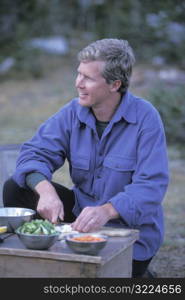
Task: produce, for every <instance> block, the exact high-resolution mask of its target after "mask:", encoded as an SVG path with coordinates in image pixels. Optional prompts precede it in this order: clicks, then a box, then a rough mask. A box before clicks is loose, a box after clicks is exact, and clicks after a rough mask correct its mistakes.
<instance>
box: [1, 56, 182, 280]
mask: <svg viewBox="0 0 185 300" xmlns="http://www.w3.org/2000/svg"><path fill="white" fill-rule="evenodd" d="M45 68H46V70H44V75H43V77H41V78H30V77H29V76H27V75H26V76H15V74H13V75H12V74H10V76H9V77H8V76H7V77H6V78H0V80H1V82H0V127H1V131H0V144H1V145H3V144H11V143H21V142H23V141H24V140H26V139H28V138H29V137H31V136H32V134H33V133H34V132H35V130H36V128H37V127H38V126H39V125H40V123H41V122H43V121H44V120H45V119H46V118H48V117H49V116H50V115H51V114H53V113H54V112H55V111H57V110H58V109H59V108H60V107H61V106H62V105H63V104H64V103H66V102H67V101H69V100H70V99H71V98H72V97H74V96H75V95H76V91H75V88H74V80H75V75H76V70H75V68H76V65H75V62H74V61H72V60H71V59H69V58H68V59H65V58H64V59H58V58H57V59H52V60H51V61H49V62H48V63H47V66H46V67H45ZM146 78H147V75H146V73H145V72H144V70H143V68H139V67H138V68H136V71H135V73H134V79H133V82H132V86H131V89H132V90H133V91H134V93H135V94H136V93H137V94H138V95H139V96H140V95H141V96H142V91H143V88H146V86H147V85H148V81H147V80H146ZM148 79H149V77H148ZM151 80H152V79H151ZM150 84H151V82H150ZM169 167H170V185H169V189H168V191H167V194H166V197H165V200H164V213H165V224H166V234H165V240H164V243H163V245H162V247H161V249H160V250H159V252H158V253H157V255H156V257H155V258H154V259H153V261H152V263H151V269H152V270H153V271H155V272H156V273H157V277H160V278H167V277H170V278H175V277H181V278H182V277H183V278H184V277H185V218H184V212H185V201H184V195H185V184H184V183H185V160H184V159H182V157H181V153H180V152H179V151H178V150H177V149H176V147H175V146H174V147H171V146H170V147H169ZM57 176H58V175H57ZM57 176H56V177H57ZM63 178H64V184H65V183H66V184H67V185H69V184H70V180H69V177H68V175H67V171H66V168H64V174H63Z"/></svg>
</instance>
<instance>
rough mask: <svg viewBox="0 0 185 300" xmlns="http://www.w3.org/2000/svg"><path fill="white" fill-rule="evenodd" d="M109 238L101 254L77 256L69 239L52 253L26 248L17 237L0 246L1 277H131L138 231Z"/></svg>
mask: <svg viewBox="0 0 185 300" xmlns="http://www.w3.org/2000/svg"><path fill="white" fill-rule="evenodd" d="M121 230H124V232H125V230H126V234H124V236H122V237H121V236H114V237H109V239H108V242H107V244H106V246H105V248H103V249H102V250H101V251H100V252H99V254H98V255H96V256H92V255H82V254H76V253H74V252H72V250H70V249H69V247H68V246H67V244H66V243H65V240H60V241H57V242H56V243H55V244H54V245H53V246H52V247H51V248H50V249H48V250H42V251H41V250H30V249H26V248H25V246H24V245H23V244H22V242H21V241H20V240H19V238H18V236H17V235H16V234H13V235H12V236H10V237H8V238H7V239H5V240H4V241H3V242H2V243H0V277H49V278H52V277H53V278H55V277H63V278H96V277H112V278H115V277H120V278H129V277H131V273H132V252H133V244H134V242H135V241H136V240H137V239H138V235H139V232H138V230H133V229H120V231H121Z"/></svg>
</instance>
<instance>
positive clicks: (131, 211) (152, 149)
mask: <svg viewBox="0 0 185 300" xmlns="http://www.w3.org/2000/svg"><path fill="white" fill-rule="evenodd" d="M156 116H157V118H156ZM145 124H147V126H143V127H142V128H141V129H140V132H139V134H138V141H137V151H136V153H137V159H136V167H135V171H134V173H133V176H132V182H131V183H130V184H128V185H126V186H125V187H124V191H122V192H120V193H118V194H116V195H115V196H114V197H112V198H111V199H109V202H111V203H112V205H113V206H114V207H115V209H116V210H117V211H118V212H119V214H120V216H121V218H122V219H123V220H124V221H125V222H126V223H127V224H128V225H129V226H130V227H137V226H140V225H142V224H148V223H151V220H152V218H153V220H154V219H155V218H156V217H157V218H158V216H157V215H158V214H159V212H160V207H161V202H162V200H163V198H164V195H165V192H166V190H167V186H168V181H169V176H168V159H167V147H166V138H165V133H164V129H163V124H162V122H161V119H160V117H159V115H158V114H156V115H155V118H152V120H151V119H148V120H145ZM148 124H152V126H151V125H150V126H149V125H148Z"/></svg>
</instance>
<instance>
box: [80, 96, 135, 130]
mask: <svg viewBox="0 0 185 300" xmlns="http://www.w3.org/2000/svg"><path fill="white" fill-rule="evenodd" d="M77 116H78V119H79V121H80V123H85V124H87V125H89V126H90V127H91V128H95V118H94V116H93V114H92V112H91V110H90V109H89V108H88V107H84V106H81V105H79V104H78V98H77ZM122 118H123V119H124V120H126V121H127V122H128V123H133V124H135V123H136V122H137V116H136V105H135V97H134V96H133V95H132V94H131V93H129V92H126V94H125V95H124V96H123V97H122V99H121V102H120V105H119V106H118V109H117V110H116V112H115V114H114V115H113V118H112V120H111V123H116V122H118V121H119V120H121V119H122Z"/></svg>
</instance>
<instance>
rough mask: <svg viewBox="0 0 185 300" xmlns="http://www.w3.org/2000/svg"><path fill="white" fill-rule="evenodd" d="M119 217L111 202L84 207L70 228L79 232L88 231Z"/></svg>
mask: <svg viewBox="0 0 185 300" xmlns="http://www.w3.org/2000/svg"><path fill="white" fill-rule="evenodd" d="M118 217H119V214H118V212H117V211H116V210H115V208H114V207H113V206H112V204H111V203H106V204H104V205H101V206H95V207H94V206H91V207H89V206H88V207H85V208H84V209H83V210H82V212H81V213H80V215H79V216H78V218H77V219H76V220H75V222H74V223H73V224H72V228H73V229H74V230H77V231H81V232H90V231H95V230H98V229H100V228H101V227H102V226H103V225H105V224H106V223H107V222H108V221H109V220H111V219H116V218H118Z"/></svg>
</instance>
